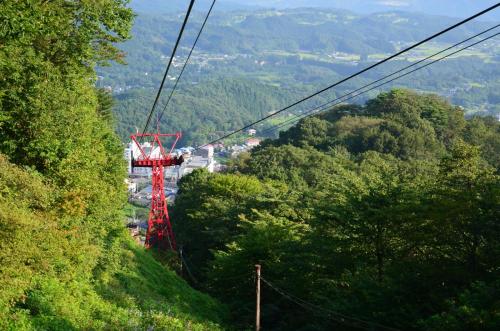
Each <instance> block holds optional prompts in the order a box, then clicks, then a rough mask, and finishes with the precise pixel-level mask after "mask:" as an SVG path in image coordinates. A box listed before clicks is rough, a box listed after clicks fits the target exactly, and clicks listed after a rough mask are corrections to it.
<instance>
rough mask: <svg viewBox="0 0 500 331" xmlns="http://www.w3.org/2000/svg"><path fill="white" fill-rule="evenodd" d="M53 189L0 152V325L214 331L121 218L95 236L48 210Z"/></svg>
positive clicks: (215, 317) (203, 304) (216, 314)
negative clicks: (103, 236) (101, 235)
mask: <svg viewBox="0 0 500 331" xmlns="http://www.w3.org/2000/svg"><path fill="white" fill-rule="evenodd" d="M55 195H56V190H55V189H54V188H53V187H50V186H49V185H47V184H45V183H44V182H43V181H42V180H41V178H39V176H37V175H36V174H34V173H31V172H28V171H26V170H24V169H21V168H20V167H17V166H14V165H12V164H11V163H9V162H8V160H6V159H5V158H4V157H3V156H2V155H0V330H16V331H17V330H147V329H150V328H151V327H154V330H220V329H221V327H220V326H219V325H220V324H221V323H222V322H223V320H224V318H225V316H226V311H225V308H224V307H223V306H222V305H220V304H219V303H218V302H216V301H215V300H214V299H212V298H210V297H209V296H207V295H205V294H202V293H199V292H197V291H196V290H194V289H192V288H191V287H190V286H189V285H188V284H187V283H186V282H185V281H184V280H182V279H181V278H179V277H178V276H177V275H176V274H175V273H174V272H173V271H171V270H169V269H168V268H167V267H165V266H163V265H162V264H160V263H159V262H158V261H157V260H156V259H155V258H154V256H153V254H152V252H150V251H146V250H145V249H144V248H142V247H140V246H138V245H137V244H136V243H135V242H133V240H132V239H131V238H130V236H129V235H128V233H127V231H126V230H125V229H124V228H123V226H122V225H121V223H120V222H116V224H109V225H108V229H109V231H108V233H107V235H106V238H107V239H106V240H105V241H104V242H101V243H100V242H99V240H97V239H96V238H97V237H96V233H95V231H92V230H89V224H74V222H72V223H68V222H66V221H67V220H65V219H61V218H60V217H58V216H57V214H56V213H55V212H54V208H53V200H54V199H53V197H54V196H55Z"/></svg>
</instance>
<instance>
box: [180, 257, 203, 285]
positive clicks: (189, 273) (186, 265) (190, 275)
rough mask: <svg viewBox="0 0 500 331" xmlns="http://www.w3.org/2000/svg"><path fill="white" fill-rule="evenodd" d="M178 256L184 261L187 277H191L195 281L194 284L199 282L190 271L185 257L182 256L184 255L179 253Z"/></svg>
mask: <svg viewBox="0 0 500 331" xmlns="http://www.w3.org/2000/svg"><path fill="white" fill-rule="evenodd" d="M180 258H181V260H182V262H184V266H185V267H186V270H187V272H188V275H189V278H191V280H192V281H193V282H194V283H195V284H199V283H200V282H199V281H198V280H197V279H196V278H195V277H194V276H193V274H192V273H191V270H190V269H189V266H188V264H187V262H186V259H185V258H184V255H183V254H182V253H181V254H180Z"/></svg>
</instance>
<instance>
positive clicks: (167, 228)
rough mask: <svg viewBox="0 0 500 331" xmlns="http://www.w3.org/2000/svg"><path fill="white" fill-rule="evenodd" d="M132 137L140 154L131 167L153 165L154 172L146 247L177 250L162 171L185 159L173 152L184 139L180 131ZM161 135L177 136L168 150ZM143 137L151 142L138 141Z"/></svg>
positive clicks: (134, 156) (150, 166)
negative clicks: (147, 144) (147, 143)
mask: <svg viewBox="0 0 500 331" xmlns="http://www.w3.org/2000/svg"><path fill="white" fill-rule="evenodd" d="M130 137H131V138H132V141H133V142H134V144H135V146H136V147H137V150H138V154H139V155H133V154H132V168H151V171H152V190H151V210H150V211H149V218H148V230H147V233H146V242H145V246H146V248H153V247H154V248H158V249H160V250H169V249H170V250H176V249H177V247H176V243H175V237H174V232H173V230H172V224H171V222H170V217H169V215H168V208H167V200H166V199H165V187H164V171H163V170H164V168H165V167H174V166H178V165H181V164H182V163H183V162H184V158H183V157H182V156H180V157H177V156H175V157H174V156H173V155H172V151H173V150H174V148H175V145H176V144H177V142H178V141H179V139H180V138H181V133H180V132H177V133H175V134H161V133H143V134H133V135H131V136H130ZM162 138H175V141H174V142H173V143H172V146H171V147H170V150H169V151H168V152H166V151H165V148H164V147H163V144H162V142H161V139H162ZM143 139H145V140H146V141H147V142H149V144H150V145H149V146H146V145H141V143H139V141H142V140H143Z"/></svg>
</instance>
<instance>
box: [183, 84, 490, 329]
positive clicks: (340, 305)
mask: <svg viewBox="0 0 500 331" xmlns="http://www.w3.org/2000/svg"><path fill="white" fill-rule="evenodd" d="M496 129H497V124H496V123H495V122H494V121H493V120H490V119H478V118H474V119H472V120H469V121H467V120H465V119H464V118H463V113H462V111H461V110H459V109H457V108H456V107H453V106H451V105H450V104H448V103H447V102H445V101H443V100H442V99H441V98H438V97H435V96H431V95H420V94H416V93H414V92H411V91H406V90H395V91H391V92H389V93H384V94H381V95H379V96H378V97H377V98H375V99H374V100H372V101H370V102H369V103H368V104H367V105H366V106H364V107H361V106H342V107H338V108H334V109H332V110H330V111H328V112H325V113H322V114H320V115H318V116H315V117H311V118H309V119H305V120H303V121H301V122H300V123H299V124H298V125H297V126H295V127H293V128H291V129H290V130H288V131H287V132H284V133H282V134H281V136H280V138H279V139H278V140H274V141H266V142H264V143H263V145H262V146H260V147H259V148H256V149H254V150H253V151H252V152H251V153H250V154H249V155H243V156H242V157H241V158H239V159H237V160H236V161H234V162H232V163H231V164H230V171H232V172H233V173H235V174H216V175H211V174H208V173H204V172H196V173H194V174H193V175H191V176H188V177H186V178H184V179H183V181H182V184H181V193H180V195H179V197H178V199H177V201H176V205H175V210H174V212H175V215H176V217H178V218H179V223H178V224H177V225H176V227H177V231H178V233H184V235H183V236H182V237H181V238H180V239H179V240H180V242H181V243H182V244H183V245H184V246H185V247H186V251H187V252H186V254H187V255H188V256H189V257H190V258H191V259H192V263H193V266H196V267H197V268H198V270H197V275H198V276H199V279H200V280H201V281H202V282H201V283H202V286H204V288H206V289H207V290H208V291H209V292H210V293H212V294H213V295H214V296H216V297H217V298H219V299H220V300H222V301H223V302H225V303H227V304H228V305H229V306H230V309H231V311H232V312H233V318H234V320H235V323H236V325H237V326H238V327H240V328H244V327H245V326H249V325H250V324H251V321H252V316H253V307H252V304H251V301H252V297H253V295H254V293H253V280H252V273H253V265H254V264H256V263H260V264H262V266H263V277H264V278H265V279H266V280H268V281H270V282H271V283H272V284H274V285H275V286H278V287H279V288H281V289H283V290H285V291H286V292H287V293H288V294H289V295H291V296H292V298H295V299H294V300H295V301H297V299H296V298H299V299H298V300H299V302H300V303H302V304H303V305H305V306H306V308H305V307H304V306H300V305H297V304H296V303H294V302H292V301H291V300H290V298H287V297H285V296H282V295H281V294H279V293H278V292H276V291H275V290H273V289H271V288H270V287H269V286H268V285H267V283H263V285H262V286H263V292H262V293H263V294H262V295H263V298H264V300H263V306H262V316H263V321H264V323H265V325H266V327H267V328H269V329H271V330H289V329H290V328H293V329H294V330H330V329H338V330H352V329H356V328H357V327H360V322H359V321H358V322H353V321H352V320H349V319H348V318H344V319H343V320H342V319H340V320H339V318H335V317H338V316H341V315H345V316H350V317H353V318H354V319H360V320H364V321H368V322H369V323H378V324H382V325H387V326H391V327H395V328H398V329H401V330H440V329H443V330H450V331H451V330H457V331H458V330H467V329H470V330H482V329H485V330H494V329H495V328H496V327H497V326H498V323H499V321H500V319H499V316H498V313H497V311H498V293H497V292H498V281H497V280H498V277H499V276H500V275H499V273H498V271H499V264H498V261H500V256H499V247H500V241H499V238H500V233H499V227H498V224H497V223H498V219H500V215H499V214H498V213H499V211H500V208H499V206H500V200H499V197H500V191H499V190H500V177H499V176H498V168H497V167H496V166H495V164H494V162H495V160H496V159H495V156H490V155H488V154H489V153H490V151H496V152H498V150H497V146H496V144H495V143H494V142H495V141H496V139H497V138H498V137H499V135H498V131H497V130H496ZM464 141H467V142H468V143H466V142H464ZM492 142H493V143H492ZM471 143H473V144H474V145H471ZM253 176H256V178H258V181H257V180H256V178H255V177H253ZM248 183H252V185H251V186H250V187H249V186H247V185H248ZM262 202H265V203H262ZM270 202H272V204H271V205H270V204H269V203H270ZM183 215H185V216H184V217H185V218H183ZM187 234H189V235H187ZM214 238H216V241H213V239H214ZM200 242H201V244H200ZM207 249H208V251H207ZM203 250H205V251H203ZM301 300H305V302H307V303H312V304H313V305H316V306H319V307H322V309H316V308H314V309H312V308H311V307H312V306H310V305H309V304H304V301H301ZM307 307H309V308H311V309H308V308H307ZM328 312H336V313H337V314H334V313H328ZM339 314H340V315H339ZM353 323H354V325H353ZM372 327H373V328H374V329H378V328H379V327H378V326H377V325H375V324H372Z"/></svg>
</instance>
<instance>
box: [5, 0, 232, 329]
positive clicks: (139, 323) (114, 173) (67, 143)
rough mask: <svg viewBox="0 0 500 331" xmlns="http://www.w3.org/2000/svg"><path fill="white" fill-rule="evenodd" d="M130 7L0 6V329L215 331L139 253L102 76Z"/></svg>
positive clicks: (190, 295)
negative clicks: (100, 68)
mask: <svg viewBox="0 0 500 331" xmlns="http://www.w3.org/2000/svg"><path fill="white" fill-rule="evenodd" d="M126 4H127V1H125V0H103V1H97V2H96V1H77V2H74V1H73V2H68V1H62V0H61V1H50V2H47V1H2V2H0V329H2V330H127V329H128V330H138V329H140V330H146V329H152V328H154V329H164V330H185V329H191V330H217V329H219V328H220V327H219V326H218V325H219V324H220V323H222V322H223V319H224V316H225V309H224V307H223V306H221V305H220V304H218V303H217V302H216V301H215V300H214V299H211V298H210V297H208V296H206V295H204V294H201V293H199V292H196V291H195V290H193V289H192V288H191V287H189V286H188V285H187V284H186V283H185V282H184V281H183V280H181V279H180V278H178V277H177V276H176V275H175V273H174V272H173V271H171V270H169V268H167V267H166V266H164V265H162V264H161V263H160V262H158V261H160V260H157V259H155V258H154V257H153V255H152V253H151V252H146V251H145V250H144V249H143V248H140V247H139V246H138V245H137V244H136V243H135V242H132V239H130V236H129V234H128V232H127V231H126V230H125V227H124V224H123V220H124V218H125V215H124V213H123V208H124V205H125V203H126V187H125V186H124V184H123V183H124V179H125V176H126V173H125V164H124V162H123V159H122V154H123V152H122V145H121V143H120V140H119V139H118V137H117V135H116V134H115V133H114V132H113V128H112V126H111V123H110V122H111V120H110V112H111V109H110V108H109V105H110V102H109V98H110V96H109V95H108V94H107V93H104V92H102V91H98V90H96V88H95V87H94V86H95V81H96V74H95V71H94V69H95V66H96V65H97V64H103V63H105V62H108V61H110V60H114V61H120V60H121V59H122V54H121V52H120V51H119V50H118V49H117V48H115V43H118V42H122V41H124V40H126V39H127V38H129V30H130V28H131V25H132V18H133V14H132V12H131V10H130V9H128V8H127V7H126Z"/></svg>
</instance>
